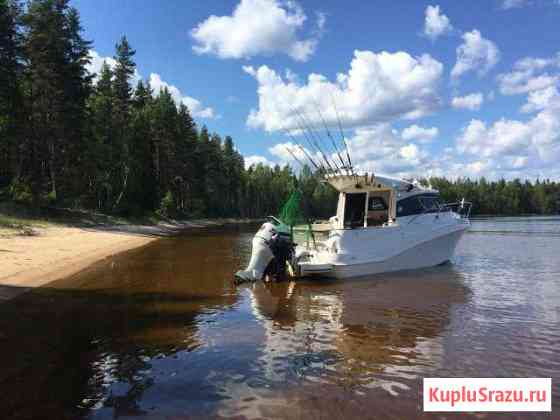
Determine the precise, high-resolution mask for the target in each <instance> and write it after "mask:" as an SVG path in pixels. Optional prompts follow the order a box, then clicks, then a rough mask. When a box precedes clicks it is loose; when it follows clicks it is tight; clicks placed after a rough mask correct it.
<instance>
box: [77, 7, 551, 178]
mask: <svg viewBox="0 0 560 420" xmlns="http://www.w3.org/2000/svg"><path fill="white" fill-rule="evenodd" d="M73 5H74V6H75V7H76V8H77V9H78V11H79V12H80V15H81V18H82V24H83V26H84V35H85V38H87V39H89V40H91V41H93V44H92V50H91V53H90V54H91V57H92V63H91V65H90V71H91V72H92V73H95V72H96V71H98V70H99V68H100V67H101V63H102V62H103V61H104V60H106V61H107V62H108V63H109V64H112V63H113V62H112V61H111V60H112V56H113V55H114V48H115V44H116V42H117V41H118V40H119V39H120V38H121V37H122V36H123V35H126V37H127V38H128V40H129V42H130V44H131V45H132V47H133V48H134V49H136V56H135V61H136V63H137V74H136V75H135V76H134V77H135V81H136V80H138V79H140V78H142V79H144V80H149V81H150V84H151V86H152V88H153V89H154V92H155V93H157V92H158V91H159V90H160V89H163V88H164V87H167V88H168V89H170V91H171V93H172V95H173V97H174V99H175V100H176V102H177V103H180V102H183V103H185V104H186V105H187V106H188V107H189V109H190V110H191V113H192V114H193V116H194V117H195V120H196V121H197V124H198V125H199V126H202V125H206V126H207V127H208V129H209V130H210V131H211V132H217V133H219V134H220V135H222V136H225V135H231V136H232V137H233V139H234V142H235V143H236V146H237V148H238V150H239V151H240V152H241V153H242V155H243V156H244V157H245V162H246V165H251V164H254V163H264V164H269V165H273V164H276V163H279V164H285V163H290V164H291V165H293V166H297V165H298V164H297V163H296V162H294V161H293V156H292V154H291V153H290V152H289V151H291V152H292V153H293V155H295V156H296V157H298V158H300V159H302V158H304V157H305V155H304V152H303V150H301V148H297V147H295V145H294V140H296V141H298V142H300V143H301V144H302V145H303V146H307V147H306V148H307V151H308V153H309V154H310V155H314V154H316V153H317V151H316V150H313V148H312V146H310V145H309V144H308V142H307V141H306V140H305V139H304V137H303V136H302V130H301V127H302V125H304V124H303V122H305V123H306V124H305V125H306V126H312V127H315V128H316V129H317V131H319V135H320V136H322V137H323V138H324V139H325V140H327V137H328V136H327V134H326V129H325V128H324V126H327V127H329V132H330V133H331V134H332V136H333V138H335V141H336V142H337V145H338V147H340V148H342V144H343V143H342V141H341V136H342V135H341V134H340V130H339V129H338V121H339V120H340V122H341V125H342V128H343V130H342V133H343V135H344V137H345V138H346V141H347V144H348V147H349V150H350V155H351V158H352V163H353V164H354V165H355V166H356V167H357V168H358V169H360V170H362V171H368V172H374V173H382V174H386V175H394V176H401V177H404V176H407V177H414V176H446V177H450V178H455V177H466V176H469V177H474V178H478V177H481V176H485V177H487V178H490V179H498V178H502V177H503V178H506V179H513V178H516V177H519V178H522V179H525V178H528V179H536V178H541V179H543V178H550V179H555V180H558V179H560V166H559V165H558V162H559V161H560V93H559V92H560V31H559V29H558V27H559V26H558V22H560V0H473V1H469V2H467V1H456V0H453V1H439V2H423V1H404V0H403V1H395V0H387V1H385V0H378V1H363V0H346V1H338V0H321V1H318V0H317V1H316V0H308V1H303V0H300V1H298V2H296V1H294V0H287V1H282V0H235V1H233V0H232V1H225V0H206V1H179V0H175V1H173V0H166V1H161V2H154V1H147V0H120V1H118V2H115V1H112V0H96V1H93V0H74V1H73ZM328 142H329V143H330V141H328ZM288 150H289V151H288ZM325 153H333V154H334V153H335V150H334V147H333V148H331V150H330V152H329V151H327V150H326V151H325Z"/></svg>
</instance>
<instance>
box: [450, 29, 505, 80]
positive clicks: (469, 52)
mask: <svg viewBox="0 0 560 420" xmlns="http://www.w3.org/2000/svg"><path fill="white" fill-rule="evenodd" d="M499 60H500V50H499V49H498V47H497V46H496V44H494V43H493V42H492V41H490V40H488V39H486V38H484V37H482V35H481V34H480V32H479V31H478V30H476V29H473V30H472V31H471V32H465V33H464V34H463V43H462V44H461V45H459V46H458V47H457V61H456V63H455V66H453V69H452V70H451V76H452V77H453V78H458V77H460V76H461V75H463V74H464V73H466V72H468V71H475V70H476V72H477V73H478V75H479V76H483V75H484V74H486V73H487V72H488V71H489V70H490V69H491V68H492V67H494V66H495V65H496V64H497V63H498V61H499Z"/></svg>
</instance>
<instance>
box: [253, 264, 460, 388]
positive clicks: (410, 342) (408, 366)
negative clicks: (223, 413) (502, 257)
mask: <svg viewBox="0 0 560 420" xmlns="http://www.w3.org/2000/svg"><path fill="white" fill-rule="evenodd" d="M423 277H424V279H423V280H422V281H421V282H419V281H418V273H401V274H392V275H385V276H382V277H379V276H378V277H377V278H370V279H362V280H358V281H345V282H340V281H333V282H330V283H329V284H325V283H324V282H322V283H321V284H317V283H311V282H308V283H304V282H298V283H297V284H296V283H288V284H260V283H259V284H255V285H254V286H253V287H252V290H251V296H252V305H253V308H254V311H255V315H256V316H257V317H259V318H260V319H262V325H263V327H264V330H265V333H264V334H265V340H264V343H263V351H262V352H263V355H262V357H261V361H262V363H263V366H264V367H265V371H266V372H267V375H268V377H269V378H270V379H271V380H289V379H290V376H291V374H292V375H293V376H294V377H297V378H303V379H306V380H311V381H318V382H326V383H332V384H337V385H340V386H343V387H345V388H352V389H355V390H356V391H360V390H363V389H364V388H370V387H383V388H385V389H386V390H387V391H389V392H390V393H393V394H397V393H398V389H399V388H401V389H408V388H409V383H410V380H412V379H414V378H416V377H417V376H418V371H420V372H425V371H426V370H427V369H428V368H430V367H437V365H438V361H439V360H440V359H441V356H442V352H443V348H442V345H441V343H440V342H439V336H440V334H441V333H442V332H443V330H444V329H445V328H446V326H447V325H448V324H449V322H450V316H451V311H452V308H453V306H455V305H461V304H464V303H465V302H466V301H467V300H468V298H469V296H470V291H469V290H468V288H467V287H465V286H464V284H463V282H462V279H461V275H460V274H459V273H457V272H455V271H454V270H453V269H452V268H450V267H446V268H436V269H433V270H423ZM282 365H286V366H284V367H285V368H287V369H288V371H286V370H283V369H282ZM399 379H402V380H403V381H402V382H399Z"/></svg>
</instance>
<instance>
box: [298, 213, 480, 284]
mask: <svg viewBox="0 0 560 420" xmlns="http://www.w3.org/2000/svg"><path fill="white" fill-rule="evenodd" d="M469 227H470V223H469V222H468V221H467V220H464V219H461V218H459V217H457V216H456V215H454V214H451V213H448V214H445V215H433V214H431V215H430V214H427V215H422V216H420V217H416V218H408V219H403V220H402V223H401V224H397V225H394V226H392V227H383V228H365V229H353V230H339V231H333V234H332V235H331V237H330V238H329V239H328V240H327V241H325V242H324V243H323V247H322V249H316V250H314V249H309V248H306V247H301V248H300V249H299V252H300V253H299V255H302V258H301V260H300V262H299V264H298V265H299V274H300V275H301V276H309V275H318V276H323V277H336V278H348V277H357V276H367V275H370V274H377V273H385V272H390V271H399V270H413V269H417V268H424V267H433V266H436V265H439V264H442V263H445V262H446V261H449V260H451V258H452V256H453V253H454V252H455V247H456V246H457V243H458V242H459V239H461V236H462V235H463V233H464V232H465V231H466V230H467V229H469ZM296 255H298V253H297V252H296Z"/></svg>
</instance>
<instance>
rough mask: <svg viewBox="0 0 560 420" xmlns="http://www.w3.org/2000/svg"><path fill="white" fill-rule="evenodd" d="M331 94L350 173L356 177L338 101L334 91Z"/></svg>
mask: <svg viewBox="0 0 560 420" xmlns="http://www.w3.org/2000/svg"><path fill="white" fill-rule="evenodd" d="M330 94H331V100H332V103H333V106H334V112H335V114H336V119H337V121H338V129H339V130H340V135H341V137H342V141H343V142H344V148H345V149H346V158H347V159H348V164H349V165H350V171H351V172H352V175H356V174H355V172H354V166H352V160H351V159H350V152H349V151H348V143H347V142H346V137H344V131H343V130H342V122H341V121H340V115H339V113H338V108H337V106H336V101H335V100H334V95H333V93H332V91H331V92H330Z"/></svg>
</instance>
